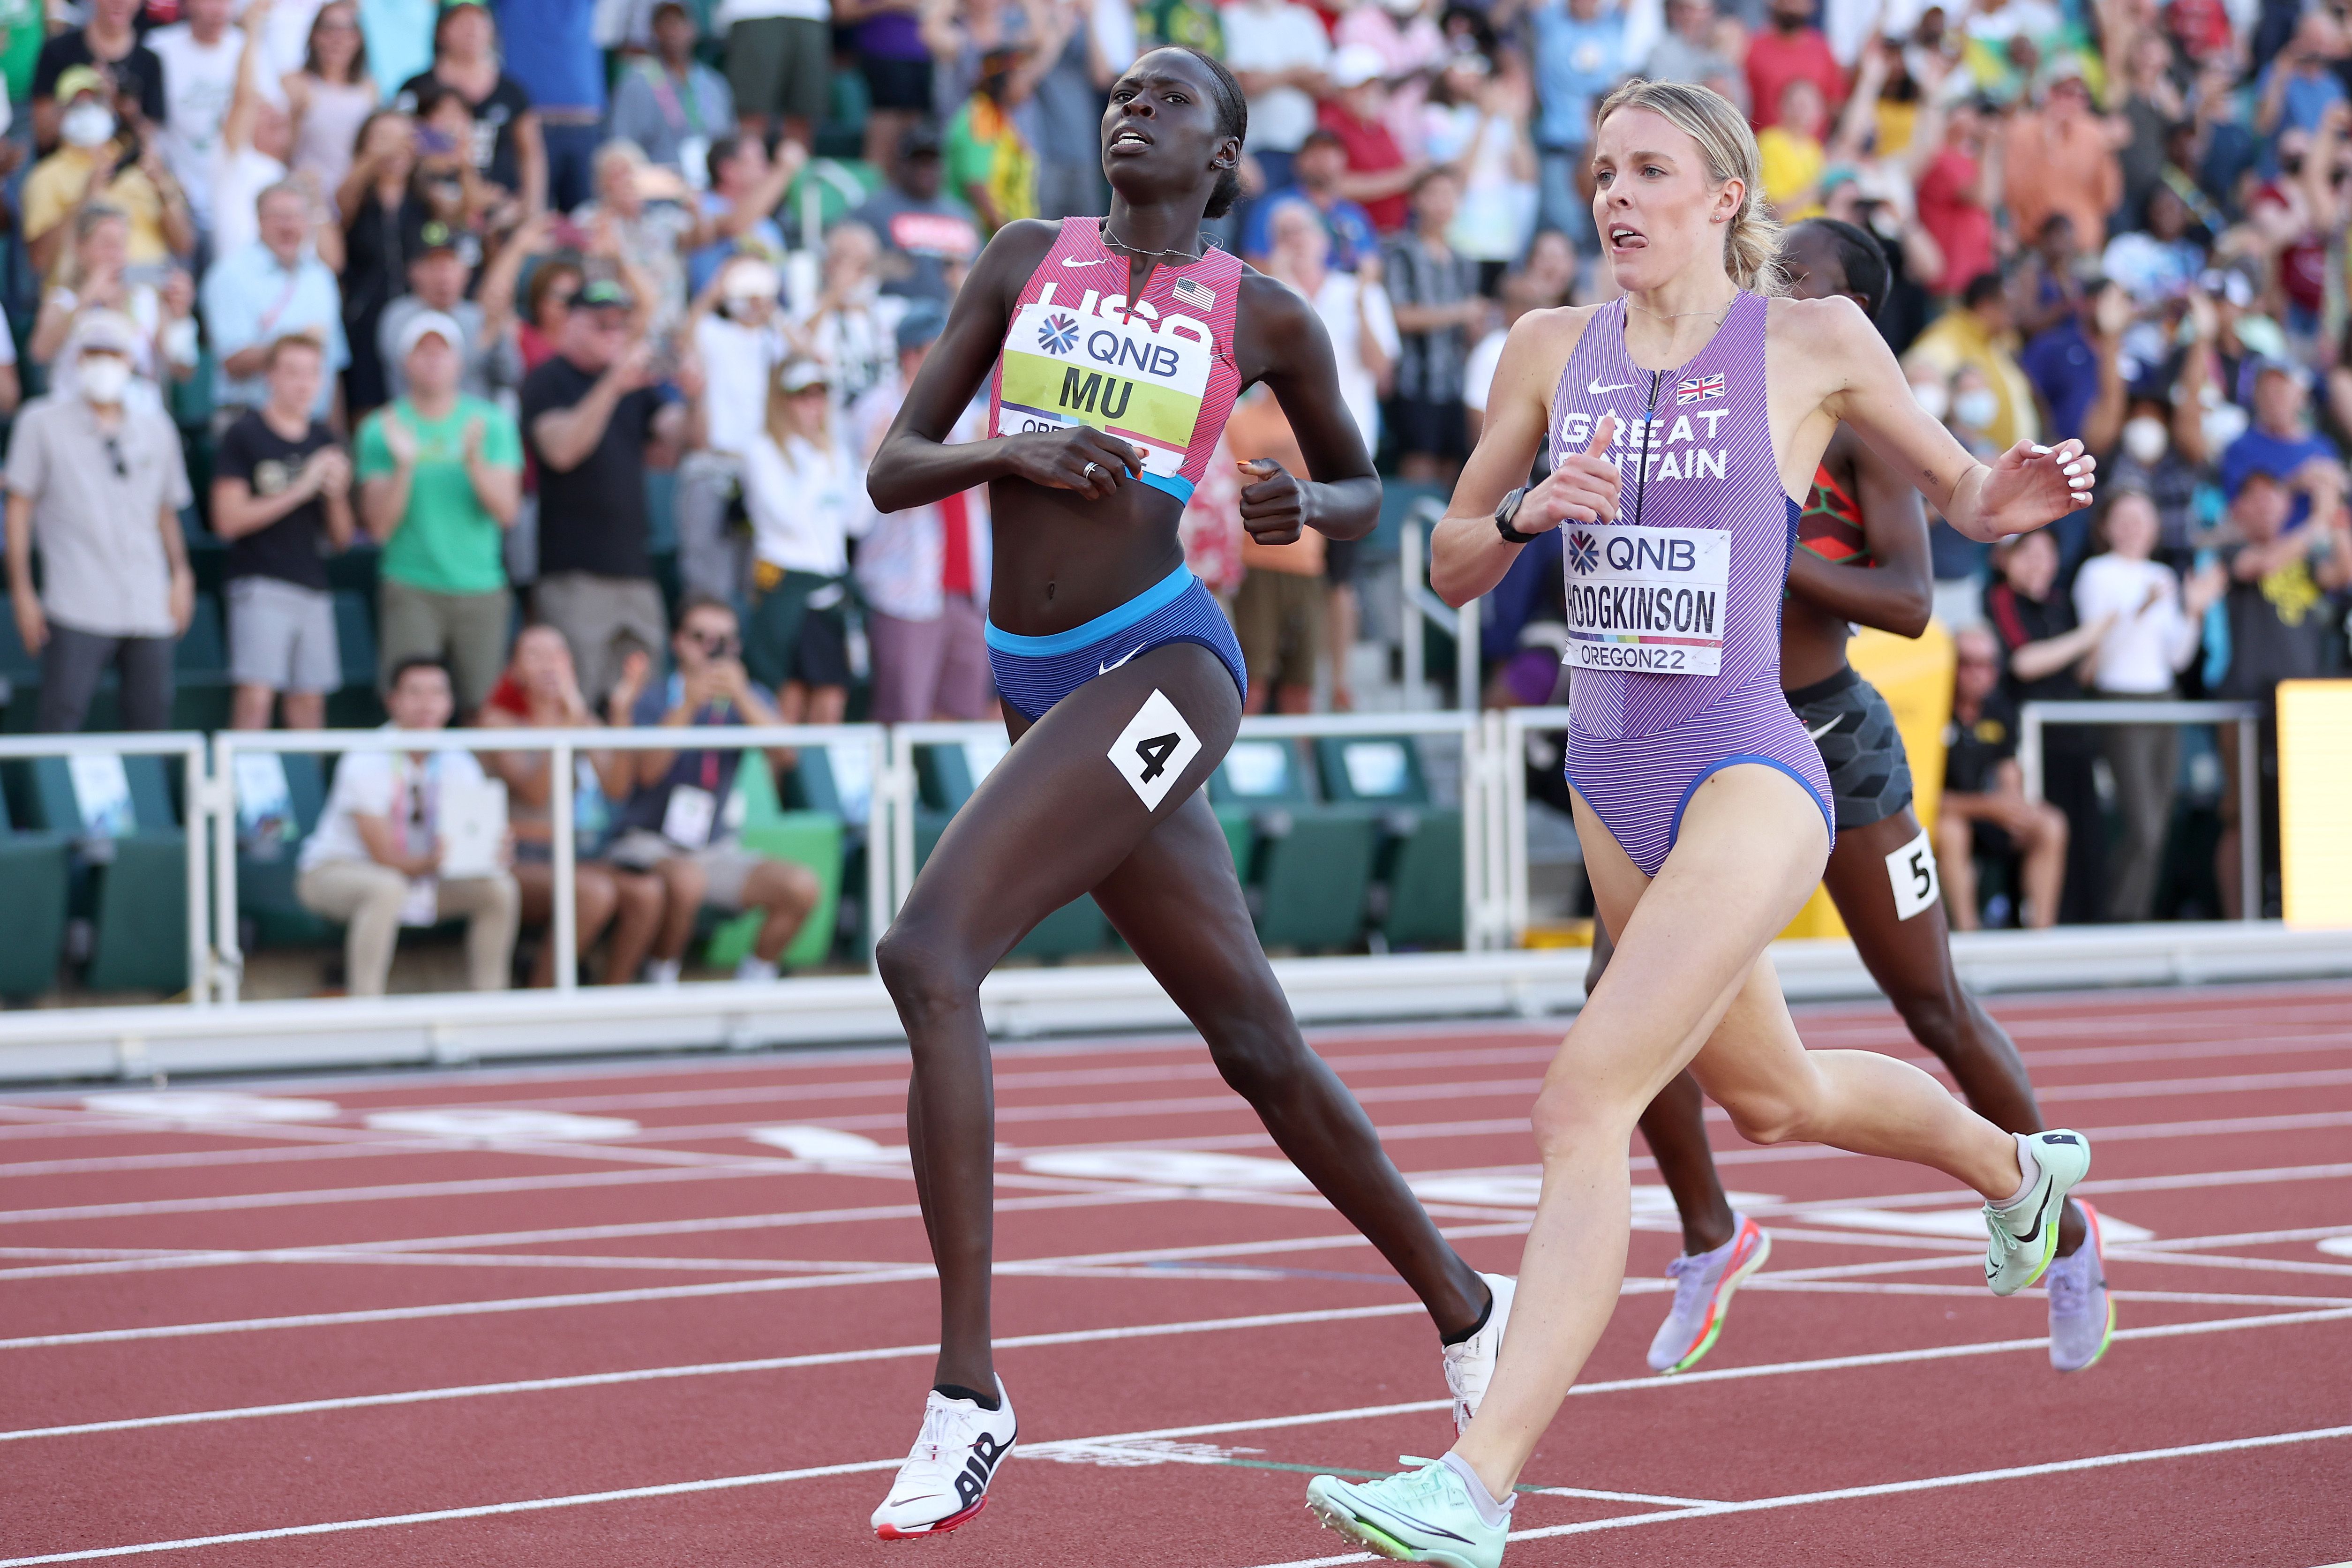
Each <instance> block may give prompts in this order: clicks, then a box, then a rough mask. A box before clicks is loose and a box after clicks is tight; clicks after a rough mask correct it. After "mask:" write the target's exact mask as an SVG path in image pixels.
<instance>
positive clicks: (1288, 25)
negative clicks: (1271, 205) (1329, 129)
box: [1220, 0, 1331, 191]
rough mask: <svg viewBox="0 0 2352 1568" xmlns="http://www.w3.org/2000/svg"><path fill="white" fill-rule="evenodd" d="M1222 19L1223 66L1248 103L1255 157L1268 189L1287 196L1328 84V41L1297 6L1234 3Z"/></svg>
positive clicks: (1292, 2) (1316, 20)
mask: <svg viewBox="0 0 2352 1568" xmlns="http://www.w3.org/2000/svg"><path fill="white" fill-rule="evenodd" d="M1220 15H1221V16H1222V18H1223V23H1224V33H1225V56H1224V60H1225V64H1226V65H1228V66H1229V67H1231V68H1233V72H1234V77H1235V78H1237V79H1238V80H1239V81H1240V82H1241V84H1242V91H1243V93H1244V95H1246V96H1247V98H1248V99H1249V129H1250V135H1249V151H1250V156H1252V157H1253V158H1255V159H1256V160H1257V166H1258V171H1259V173H1260V175H1261V177H1262V178H1263V179H1264V181H1265V187H1266V189H1268V190H1275V191H1278V190H1281V189H1283V188H1284V187H1285V186H1287V185H1288V184H1289V183H1290V179H1291V176H1290V164H1291V160H1292V159H1294V158H1296V157H1297V155H1298V150H1299V148H1301V147H1302V146H1304V145H1306V142H1307V133H1308V132H1309V131H1313V130H1314V129H1315V100H1316V99H1317V98H1318V97H1319V96H1321V94H1322V93H1323V92H1324V91H1325V89H1326V88H1327V86H1328V78H1327V76H1326V74H1325V73H1326V72H1327V71H1328V69H1329V68H1330V65H1331V38H1330V35H1329V34H1328V33H1326V32H1325V31H1324V30H1323V19H1322V18H1321V17H1320V16H1317V15H1316V14H1315V13H1314V12H1313V11H1311V10H1309V9H1308V8H1307V7H1306V6H1305V5H1299V4H1298V3H1297V0H1234V4H1232V5H1226V6H1225V7H1224V8H1223V11H1222V12H1221V13H1220Z"/></svg>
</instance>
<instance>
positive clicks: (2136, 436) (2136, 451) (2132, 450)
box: [2124, 414, 2170, 468]
mask: <svg viewBox="0 0 2352 1568" xmlns="http://www.w3.org/2000/svg"><path fill="white" fill-rule="evenodd" d="M2169 444H2170V441H2169V439H2168V436H2167V435H2166V433H2165V429H2164V421H2162V420H2160V419H2151V418H2149V417H2148V416H2147V415H2146V414H2142V415H2140V417H2138V418H2137V419H2127V420H2126V421H2124V450H2125V451H2126V453H2128V454H2129V455H2131V460H2132V461H2133V462H2135V463H2137V464H2140V465H2142V466H2144V467H2149V468H2153V467H2154V466H2156V465H2157V464H2158V462H2159V461H2160V460H2161V459H2162V458H2163V456H2164V449H2165V448H2166V447H2167V446H2168V445H2169Z"/></svg>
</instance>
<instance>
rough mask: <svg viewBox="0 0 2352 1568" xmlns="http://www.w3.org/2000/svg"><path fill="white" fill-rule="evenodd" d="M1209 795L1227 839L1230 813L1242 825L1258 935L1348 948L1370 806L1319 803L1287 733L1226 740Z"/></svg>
mask: <svg viewBox="0 0 2352 1568" xmlns="http://www.w3.org/2000/svg"><path fill="white" fill-rule="evenodd" d="M1209 800H1210V803H1211V804H1212V805H1213V806H1216V807H1218V808H1219V809H1220V812H1221V816H1223V820H1224V821H1225V834H1226V841H1227V842H1228V843H1232V842H1234V840H1235V837H1236V828H1235V823H1234V814H1239V815H1240V816H1242V817H1244V818H1245V819H1246V821H1247V822H1248V824H1249V829H1250V835H1251V841H1252V848H1251V852H1250V857H1249V871H1250V875H1249V878H1248V880H1247V882H1245V883H1244V888H1245V890H1246V892H1247V893H1248V894H1249V899H1250V906H1251V910H1252V913H1253V914H1254V915H1255V916H1256V919H1257V933H1258V939H1259V940H1260V941H1262V942H1264V943H1265V945H1266V946H1268V947H1294V948H1298V949H1301V950H1304V951H1308V952H1317V951H1328V950H1330V949H1334V948H1347V947H1352V946H1355V944H1356V941H1357V938H1358V936H1360V934H1361V932H1362V930H1363V925H1364V910H1365V906H1366V904H1367V902H1368V900H1369V898H1370V891H1371V881H1372V862H1373V855H1374V852H1375V850H1376V848H1377V846H1378V842H1379V830H1380V823H1379V821H1378V813H1377V812H1376V811H1375V810H1372V809H1371V808H1369V807H1365V806H1362V805H1358V804H1353V803H1345V804H1333V803H1326V802H1324V801H1321V800H1318V799H1317V796H1316V791H1315V788H1314V783H1313V780H1312V779H1311V778H1310V776H1309V774H1308V772H1307V769H1306V768H1304V767H1302V766H1301V764H1300V759H1299V755H1298V748H1297V744H1296V743H1295V742H1293V741H1288V740H1266V739H1255V738H1244V739H1241V740H1237V741H1235V742H1234V746H1233V749H1232V750H1230V751H1228V752H1227V753H1226V754H1225V759H1224V761H1223V762H1221V763H1219V764H1218V765H1217V770H1216V772H1214V773H1213V774H1212V775H1210V778H1209ZM1235 863H1236V864H1237V865H1238V864H1240V863H1242V861H1241V857H1239V856H1236V857H1235Z"/></svg>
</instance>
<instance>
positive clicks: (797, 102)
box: [711, 0, 833, 150]
mask: <svg viewBox="0 0 2352 1568" xmlns="http://www.w3.org/2000/svg"><path fill="white" fill-rule="evenodd" d="M711 19H712V22H713V23H714V24H715V25H716V26H719V28H720V29H722V30H723V31H724V32H725V33H726V35H727V83H728V86H729V88H730V89H732V91H733V94H734V98H735V124H736V129H737V130H738V131H740V132H741V133H742V134H743V135H745V136H748V137H750V138H751V139H752V140H753V141H767V140H768V139H769V138H770V137H772V136H774V135H776V134H778V133H779V132H781V133H782V135H783V137H784V138H785V139H786V140H788V141H793V142H796V143H798V144H799V145H800V146H801V147H802V148H803V150H805V149H806V148H807V147H808V146H809V145H810V144H811V143H812V142H813V141H814V140H815V138H814V131H815V129H816V126H817V124H818V122H819V121H820V120H824V115H825V109H826V105H827V102H828V100H829V99H831V97H832V91H833V89H832V72H833V11H832V7H831V5H829V4H828V3H827V0H719V7H718V9H717V11H716V12H714V13H713V15H712V18H711Z"/></svg>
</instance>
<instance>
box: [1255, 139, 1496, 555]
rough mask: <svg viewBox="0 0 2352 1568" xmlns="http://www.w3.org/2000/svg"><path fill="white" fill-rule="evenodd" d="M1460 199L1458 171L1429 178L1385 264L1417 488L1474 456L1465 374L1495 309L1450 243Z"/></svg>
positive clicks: (1401, 419)
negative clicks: (1476, 339)
mask: <svg viewBox="0 0 2352 1568" xmlns="http://www.w3.org/2000/svg"><path fill="white" fill-rule="evenodd" d="M1461 194H1462V187H1461V183H1460V182H1458V181H1457V180H1456V179H1455V178H1454V173H1453V171H1451V170H1449V169H1433V170H1431V171H1430V172H1427V173H1426V174H1423V176H1422V177H1421V183H1420V184H1418V185H1416V186H1414V187H1413V192H1412V217H1413V226H1412V230H1411V231H1410V232H1408V233H1406V234H1402V235H1398V236H1397V237H1396V238H1394V239H1392V240H1391V241H1390V242H1389V243H1388V246H1387V248H1386V250H1385V252H1384V253H1383V256H1382V259H1381V277H1382V279H1384V280H1385V282H1386V283H1387V286H1388V289H1389V297H1390V299H1391V303H1392V305H1393V307H1394V309H1395V313H1396V327H1397V334H1398V350H1397V361H1396V395H1395V398H1394V400H1393V401H1392V402H1391V403H1390V405H1389V417H1390V419H1391V421H1392V422H1393V423H1394V424H1395V426H1396V434H1397V449H1398V452H1399V454H1400V455H1399V459H1398V470H1397V471H1398V474H1399V476H1401V477H1402V478H1404V479H1407V480H1410V481H1412V482H1413V483H1415V484H1423V485H1426V484H1435V483H1440V482H1450V481H1451V480H1452V479H1453V477H1454V475H1455V474H1456V473H1457V472H1459V471H1460V469H1461V466H1462V463H1463V460H1464V459H1465V458H1466V457H1468V456H1469V455H1470V447H1469V443H1468V440H1467V439H1466V437H1465V432H1464V430H1463V426H1462V371H1463V365H1464V361H1465V360H1467V359H1468V357H1469V353H1470V345H1471V342H1472V340H1473V334H1475V332H1476V331H1477V330H1478V329H1479V328H1480V327H1482V326H1484V325H1485V323H1486V315H1487V312H1488V310H1489V309H1491V308H1492V307H1491V306H1490V305H1489V303H1488V301H1487V300H1486V297H1485V296H1484V295H1482V294H1480V293H1479V292H1478V264H1477V263H1476V262H1475V261H1473V260H1471V259H1470V258H1469V257H1468V256H1463V255H1460V254H1459V253H1457V252H1455V251H1454V250H1453V249H1452V248H1451V247H1450V246H1448V245H1447V244H1446V237H1445V236H1446V233H1447V231H1448V230H1449V229H1451V228H1452V226H1453V224H1454V216H1455V214H1457V212H1458V211H1459V209H1460V203H1461ZM1291 472H1293V473H1297V472H1298V470H1297V469H1296V468H1293V469H1292V470H1291ZM1246 553H1247V552H1246V551H1244V554H1245V555H1246ZM1244 586H1246V584H1245V585H1244Z"/></svg>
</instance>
